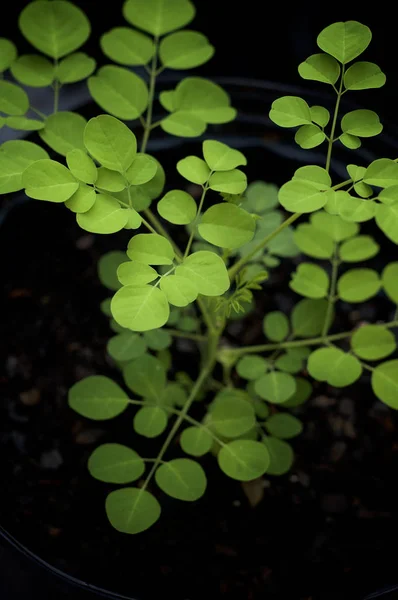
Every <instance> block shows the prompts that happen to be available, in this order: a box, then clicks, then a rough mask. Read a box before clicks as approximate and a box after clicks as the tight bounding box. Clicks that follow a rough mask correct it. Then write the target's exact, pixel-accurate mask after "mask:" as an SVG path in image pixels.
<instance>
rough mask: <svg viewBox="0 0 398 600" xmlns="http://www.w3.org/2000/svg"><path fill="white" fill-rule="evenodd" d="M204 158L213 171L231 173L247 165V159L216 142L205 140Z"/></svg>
mask: <svg viewBox="0 0 398 600" xmlns="http://www.w3.org/2000/svg"><path fill="white" fill-rule="evenodd" d="M203 156H204V159H205V161H206V163H207V164H208V166H209V168H210V169H211V170H212V171H231V170H232V169H235V168H236V167H239V166H241V165H246V164H247V160H246V157H245V156H244V155H243V154H242V152H239V150H235V149H233V148H230V147H229V146H227V145H226V144H223V143H222V142H217V141H216V140H205V141H204V142H203Z"/></svg>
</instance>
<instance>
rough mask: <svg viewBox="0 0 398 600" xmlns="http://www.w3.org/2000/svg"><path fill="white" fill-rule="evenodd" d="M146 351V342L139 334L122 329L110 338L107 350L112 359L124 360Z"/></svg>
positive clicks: (136, 356)
mask: <svg viewBox="0 0 398 600" xmlns="http://www.w3.org/2000/svg"><path fill="white" fill-rule="evenodd" d="M145 351H146V343H145V342H144V340H143V339H142V337H141V336H140V335H138V334H137V333H132V332H131V331H123V332H122V333H118V334H117V335H115V336H113V337H112V338H110V340H109V341H108V344H107V352H108V354H109V356H111V357H112V358H113V359H114V360H116V361H118V362H119V361H120V362H125V361H129V360H132V359H133V358H138V357H139V356H142V355H143V354H144V353H145Z"/></svg>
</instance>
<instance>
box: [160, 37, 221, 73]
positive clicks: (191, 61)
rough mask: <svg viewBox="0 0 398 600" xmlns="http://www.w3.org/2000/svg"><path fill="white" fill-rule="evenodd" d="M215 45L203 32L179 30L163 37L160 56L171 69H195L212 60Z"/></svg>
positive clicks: (164, 64)
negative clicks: (210, 42)
mask: <svg viewBox="0 0 398 600" xmlns="http://www.w3.org/2000/svg"><path fill="white" fill-rule="evenodd" d="M213 54H214V46H212V45H211V44H209V40H208V39H207V37H206V36H205V35H203V34H202V33H198V32H197V31H179V32H177V33H172V34H171V35H168V36H167V37H165V38H163V39H162V41H161V42H160V46H159V57H160V60H161V61H162V63H163V66H165V67H167V68H169V69H193V68H194V67H199V66H200V65H203V64H204V63H205V62H207V61H208V60H210V58H211V57H212V56H213Z"/></svg>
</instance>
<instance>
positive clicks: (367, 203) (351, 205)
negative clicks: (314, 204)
mask: <svg viewBox="0 0 398 600" xmlns="http://www.w3.org/2000/svg"><path fill="white" fill-rule="evenodd" d="M335 194H339V195H340V198H338V201H337V202H338V207H339V214H340V215H341V217H342V218H343V219H345V220H346V221H355V222H356V223H363V222H364V221H370V219H373V217H374V216H375V213H376V209H377V205H376V203H375V202H373V201H372V200H362V198H355V197H353V196H350V194H348V193H347V192H335ZM325 208H326V206H325Z"/></svg>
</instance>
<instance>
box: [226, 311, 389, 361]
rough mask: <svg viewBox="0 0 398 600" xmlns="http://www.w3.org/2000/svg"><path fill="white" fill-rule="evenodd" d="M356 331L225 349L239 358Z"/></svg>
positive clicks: (316, 342)
mask: <svg viewBox="0 0 398 600" xmlns="http://www.w3.org/2000/svg"><path fill="white" fill-rule="evenodd" d="M380 325H381V326H382V327H387V328H388V329H391V328H393V327H398V320H394V321H390V322H389V323H380ZM353 333H354V330H353V331H344V332H343V333H334V334H332V335H328V336H327V337H326V338H325V337H324V336H322V337H314V338H307V339H304V340H294V341H291V342H278V343H274V344H259V345H258V346H242V347H241V348H231V349H228V350H225V349H224V350H223V352H224V354H228V355H232V356H236V357H237V358H239V357H240V356H242V355H244V354H254V353H257V352H268V351H271V350H278V349H285V348H298V347H300V346H316V345H318V344H319V345H321V344H325V343H326V342H333V341H336V340H343V339H345V338H349V337H351V336H352V334H353Z"/></svg>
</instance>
